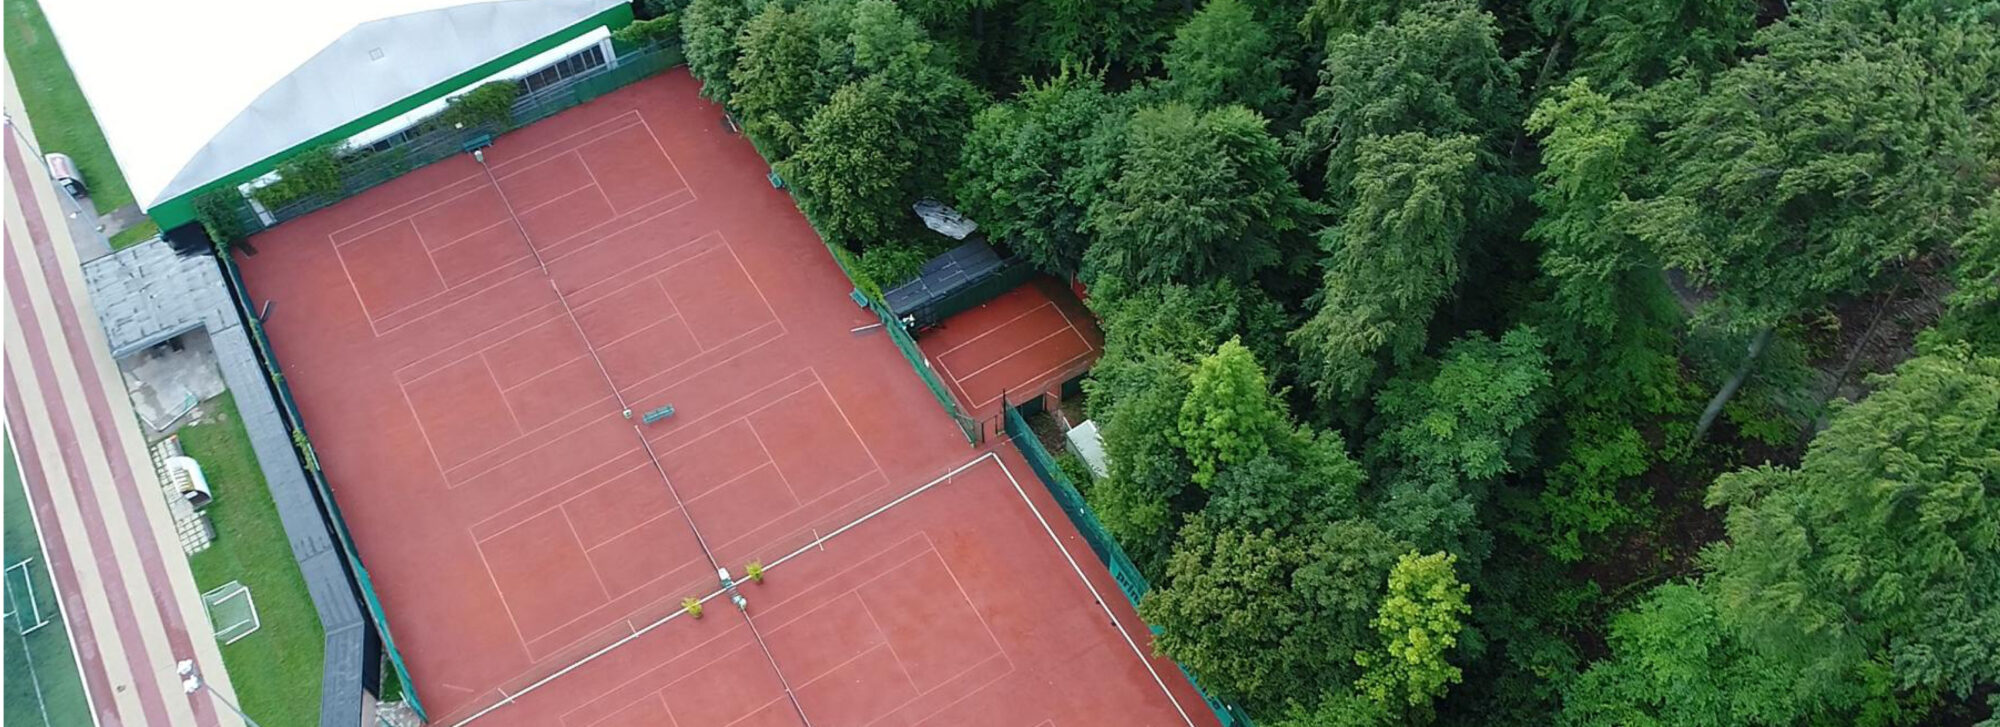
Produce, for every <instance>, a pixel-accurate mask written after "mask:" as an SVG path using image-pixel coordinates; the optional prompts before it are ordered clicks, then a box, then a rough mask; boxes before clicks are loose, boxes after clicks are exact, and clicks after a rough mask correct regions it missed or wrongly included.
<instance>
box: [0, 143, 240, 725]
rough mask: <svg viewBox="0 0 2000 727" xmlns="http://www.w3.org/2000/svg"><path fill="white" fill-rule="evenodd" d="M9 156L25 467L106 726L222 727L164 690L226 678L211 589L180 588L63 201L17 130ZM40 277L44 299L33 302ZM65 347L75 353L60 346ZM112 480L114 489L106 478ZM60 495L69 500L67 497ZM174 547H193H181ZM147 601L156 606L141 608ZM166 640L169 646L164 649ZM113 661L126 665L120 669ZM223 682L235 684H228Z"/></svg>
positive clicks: (11, 269) (13, 366)
mask: <svg viewBox="0 0 2000 727" xmlns="http://www.w3.org/2000/svg"><path fill="white" fill-rule="evenodd" d="M10 123H11V122H10ZM5 156H6V166H7V180H8V182H9V186H10V194H11V195H12V197H13V199H14V200H16V201H18V202H19V207H18V210H19V214H20V215H21V219H20V220H19V222H20V223H21V226H22V227H23V228H24V230H25V232H26V239H19V238H16V237H15V235H14V234H13V231H12V229H11V228H10V230H9V232H8V234H7V240H6V243H5V244H4V247H5V261H4V266H5V270H6V285H5V287H6V289H7V299H8V305H9V313H10V314H11V315H10V316H8V318H9V321H10V323H11V324H13V325H15V326H19V329H20V330H19V331H18V339H14V338H13V337H11V336H10V345H9V346H8V348H9V354H10V355H9V356H8V357H7V361H6V386H5V388H6V389H7V397H6V399H7V400H6V411H7V419H8V422H9V424H8V429H9V433H10V435H11V436H12V438H13V439H14V441H15V444H16V447H17V449H18V451H19V453H20V455H21V458H22V460H21V466H22V474H23V480H24V485H25V486H26V488H27V490H28V494H29V501H30V502H31V503H33V506H34V507H35V508H36V510H37V517H38V518H39V520H40V523H41V525H42V527H43V529H44V533H45V536H46V537H47V538H48V542H47V543H46V545H47V546H48V547H47V549H46V550H47V553H48V555H49V561H50V563H49V566H50V572H51V575H52V577H53V579H54V583H55V584H56V588H57V596H58V599H59V601H60V603H61V605H62V608H63V610H64V613H65V614H66V615H67V620H68V623H69V627H70V628H71V629H72V633H73V634H74V637H75V642H76V646H77V653H78V658H79V661H80V666H81V669H82V673H83V677H84V682H85V685H86V687H87V689H88V692H89V694H90V697H91V699H92V705H93V709H94V710H95V711H96V717H97V719H98V720H99V721H101V722H104V723H106V724H119V723H121V721H122V720H125V719H132V718H137V719H140V720H143V721H144V722H145V723H148V724H162V725H167V724H176V723H179V724H201V725H214V724H221V723H222V719H221V717H220V716H219V715H218V713H217V710H216V708H215V706H214V705H213V704H211V703H210V700H208V699H206V698H192V697H189V696H187V695H184V694H178V693H173V692H170V691H169V690H168V687H166V686H164V684H170V683H173V682H174V681H175V680H174V678H173V677H172V676H171V674H172V669H173V664H174V662H175V661H176V660H178V659H184V658H197V659H200V660H201V661H202V662H204V664H205V665H206V666H208V667H209V671H210V672H211V673H213V672H219V671H220V669H219V668H218V666H217V665H216V664H214V663H212V662H215V661H217V659H215V658H203V657H205V656H209V655H211V654H213V652H212V650H207V649H206V648H205V649H204V652H197V651H196V649H195V646H194V644H195V642H194V638H196V637H199V638H203V639H207V638H210V637H211V636H212V634H210V633H209V632H208V630H207V629H206V628H201V629H199V631H200V633H199V634H198V635H195V636H191V635H190V629H189V626H188V624H187V622H186V621H185V620H184V618H183V616H184V615H183V611H182V605H183V604H182V602H181V600H180V599H189V600H191V599H193V598H195V597H197V596H198V591H192V590H188V591H182V590H177V589H178V588H186V589H193V587H194V584H193V581H192V578H191V577H188V576H183V578H182V579H180V580H177V579H176V578H175V577H174V574H173V572H172V571H171V570H170V569H171V568H175V567H179V568H183V569H184V568H185V565H184V564H180V563H173V564H169V563H168V562H167V561H166V560H165V559H164V556H163V553H165V552H167V551H165V550H163V549H162V545H163V544H162V542H161V540H160V539H159V537H158V534H157V533H156V532H155V530H154V528H153V527H152V525H151V523H150V521H149V517H150V515H149V513H148V512H147V510H146V503H145V502H144V501H143V500H141V499H140V498H142V497H149V496H151V495H150V494H148V493H152V492H157V486H156V484H155V483H151V482H150V478H148V481H147V482H146V483H145V484H141V480H140V478H139V477H138V476H136V474H135V472H134V468H133V460H132V451H133V450H132V448H133V447H138V446H142V445H141V443H140V442H138V441H136V440H134V439H130V438H133V437H136V436H137V434H136V432H129V431H127V427H126V426H121V424H122V425H129V422H130V419H129V414H124V415H121V413H120V412H119V409H118V407H117V406H116V405H115V404H114V402H113V400H112V399H111V398H110V397H111V393H110V392H112V391H117V392H119V393H122V392H123V389H122V382H121V385H120V387H119V388H117V389H111V388H108V387H107V380H106V379H105V378H104V377H103V374H102V369H103V368H104V367H106V366H108V365H109V364H108V363H106V361H107V360H108V357H109V354H108V352H107V351H104V350H102V349H101V348H99V347H98V346H101V345H103V344H102V343H101V341H102V334H101V333H95V332H94V331H93V330H92V328H93V327H94V326H95V325H96V321H95V319H94V317H90V318H87V317H86V315H87V314H86V313H85V312H84V311H81V310H79V308H83V307H84V306H80V305H79V301H87V300H88V299H87V298H85V297H83V296H81V295H79V292H80V291H77V290H73V289H72V287H71V286H72V285H73V284H77V283H80V282H81V275H80V274H79V273H77V271H76V270H75V269H73V268H71V267H66V266H74V265H76V264H77V263H76V262H75V261H74V260H73V259H70V260H66V259H64V258H63V257H62V254H61V253H60V252H59V251H58V250H57V248H56V246H57V245H58V244H64V245H67V244H69V241H68V238H67V236H66V235H63V236H61V237H60V239H59V238H58V236H57V234H56V230H55V229H52V228H51V226H50V225H49V220H48V219H47V218H46V216H45V213H44V207H43V204H42V202H43V200H41V199H38V198H37V194H40V195H43V196H46V195H49V194H53V192H52V191H51V189H50V188H49V182H48V180H47V178H46V176H45V175H44V174H43V172H42V170H41V169H39V168H38V167H37V168H32V169H31V168H30V166H29V163H28V162H27V161H26V157H25V156H24V149H23V148H22V145H21V143H20V141H19V138H18V136H17V134H15V133H14V132H13V130H9V131H8V132H7V133H6V140H5ZM27 252H32V257H27V256H26V253H27ZM30 275H32V276H34V282H35V287H36V288H41V289H43V290H44V293H45V294H44V296H42V297H36V296H34V295H33V291H32V290H31V288H30V284H29V283H30V279H29V277H28V276H30ZM85 310H87V308H86V309H85ZM92 339H95V341H93V340H92ZM14 340H18V341H19V347H18V348H16V347H15V346H14V345H11V344H12V343H13V342H14ZM51 341H60V342H61V345H60V346H56V345H50V342H51ZM94 343H95V345H93V344H94ZM65 377H73V385H74V388H70V387H69V386H67V385H65V384H66V382H65V381H64V379H65ZM24 387H26V388H32V390H33V394H32V396H34V397H36V398H37V399H38V400H39V401H40V402H41V403H42V405H43V406H42V407H40V410H38V411H34V412H30V411H29V410H28V408H27V405H26V402H25V401H24V398H23V397H24V396H29V394H26V393H24V392H23V388H24ZM79 415H81V416H79ZM78 418H85V419H88V420H89V424H88V427H89V428H88V430H87V434H88V436H85V435H86V431H80V430H79V424H80V422H78V421H77V419H78ZM56 465H60V469H61V471H63V472H65V473H66V474H67V477H66V479H67V482H57V481H54V478H53V477H51V476H49V475H48V473H50V472H53V471H55V470H53V469H45V467H54V466H56ZM99 473H101V474H102V476H103V478H104V479H102V480H98V479H96V477H98V476H99ZM58 487H60V488H64V489H65V490H66V492H64V493H62V495H61V496H60V497H58V495H57V493H56V491H55V489H56V488H58ZM100 490H110V491H112V494H110V495H108V497H110V498H111V499H113V500H115V501H116V502H117V503H118V506H117V507H116V509H115V510H113V509H111V508H110V507H109V506H108V505H107V504H106V502H105V498H106V497H107V495H106V494H105V493H103V492H101V491H100ZM59 503H69V504H70V505H71V506H73V507H74V508H75V509H76V512H77V514H78V518H77V519H81V521H82V522H83V528H82V529H83V532H82V533H81V534H80V535H81V539H80V540H79V541H72V540H71V539H70V538H71V537H72V535H73V534H71V533H66V532H64V528H63V522H64V520H65V518H63V517H62V516H61V514H60V513H59V512H58V511H57V508H58V507H60V505H59ZM113 528H118V530H119V532H114V530H113ZM120 538H129V539H130V541H131V547H130V548H129V549H123V548H120V547H118V541H119V539H120ZM72 544H74V545H75V546H76V547H79V548H81V547H83V546H85V545H87V546H88V548H89V552H91V553H92V554H93V559H91V560H90V561H88V562H81V561H79V560H76V559H73V558H72V557H71V556H70V554H71V553H72V552H74V551H72V550H71V549H70V546H72ZM170 547H173V552H176V553H177V552H178V550H179V549H178V547H177V545H176V546H170ZM79 569H86V570H88V571H89V572H90V573H92V574H93V575H94V577H93V578H91V579H89V582H91V583H95V584H97V585H99V586H100V588H99V589H97V590H92V589H91V588H90V587H89V586H88V585H87V584H86V582H85V580H84V579H82V578H80V574H79V572H78V571H79ZM183 572H184V571H183ZM134 593H144V594H147V595H148V596H149V598H147V599H146V600H145V601H138V600H136V599H134V598H133V597H132V594H134ZM97 599H102V602H103V603H106V604H108V606H109V610H110V617H109V618H107V619H104V620H103V621H95V620H93V619H91V617H90V614H91V612H92V609H91V608H90V606H89V605H88V604H89V601H92V600H97ZM106 622H108V623H106ZM107 627H108V628H107ZM161 642H164V644H163V645H164V647H165V648H164V649H160V648H159V646H160V645H161ZM204 646H205V647H206V644H205V645H204ZM107 652H115V653H116V654H117V657H116V658H115V659H107ZM215 656H219V655H215ZM113 672H115V673H113ZM222 678H223V679H225V681H223V682H222V683H223V684H225V685H226V684H227V682H226V677H222ZM114 683H115V684H116V685H117V688H116V689H114V688H113V685H114ZM126 689H130V690H132V691H134V692H136V694H137V703H138V704H137V709H136V714H133V713H129V712H124V711H122V710H124V709H126V708H127V705H126V704H124V701H125V700H126V699H127V698H126V697H123V696H115V695H114V693H116V692H123V691H124V690H126ZM190 718H191V721H190ZM233 721H234V720H233V719H232V720H231V722H233Z"/></svg>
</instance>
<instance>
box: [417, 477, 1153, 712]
mask: <svg viewBox="0 0 2000 727" xmlns="http://www.w3.org/2000/svg"><path fill="white" fill-rule="evenodd" d="M988 459H991V460H993V461H994V462H996V463H997V462H999V460H1000V457H999V455H996V454H994V453H992V452H987V453H985V454H981V455H979V456H978V457H974V458H972V460H971V461H969V462H966V463H965V464H962V465H959V466H957V467H955V468H952V470H951V471H949V472H946V473H944V474H943V475H939V476H938V478H937V479H934V480H931V481H930V482H926V483H924V485H923V486H921V487H918V488H917V489H914V490H911V491H909V492H907V493H904V494H903V495H902V496H900V497H897V498H896V499H894V500H890V501H889V502H888V504H885V505H882V506H881V507H878V508H875V509H874V510H872V511H870V512H869V513H868V514H866V515H862V516H861V517H860V518H857V519H855V520H854V521H853V522H850V523H848V524H846V525H842V526H840V527H839V528H837V529H835V530H833V531H832V532H829V533H827V534H825V535H822V536H819V537H818V538H814V539H813V541H812V542H810V543H807V544H805V545H804V546H801V547H800V548H799V549H798V550H794V551H792V552H791V553H788V554H786V555H785V556H784V557H782V558H779V559H777V560H774V561H771V563H770V564H769V565H766V566H764V570H765V571H766V572H769V571H770V570H771V569H772V568H776V567H778V566H779V565H783V564H784V563H785V562H786V561H789V560H791V559H793V558H796V557H798V556H800V555H802V554H804V553H805V552H806V551H809V550H812V549H814V548H817V547H819V546H820V544H822V543H825V542H826V541H828V540H831V539H833V538H834V537H835V536H838V535H840V534H841V533H844V532H847V531H849V530H852V529H854V528H855V527H856V526H858V525H860V524H862V523H864V522H867V521H869V520H871V519H873V518H874V517H875V516H877V515H881V514H882V513H884V512H887V511H888V510H889V508H892V507H895V506H897V505H900V504H902V503H903V502H904V501H907V500H909V499H910V498H912V497H916V496H917V495H920V494H923V493H924V492H926V491H928V490H930V489H931V488H932V487H936V486H937V485H939V484H940V483H944V482H948V481H950V480H951V478H953V477H957V476H958V475H959V474H961V473H963V472H965V471H966V470H969V469H972V468H973V467H974V466H976V465H978V464H979V463H980V462H984V461H986V460H988ZM1001 468H1002V469H1003V470H1004V469H1005V468H1006V465H1004V464H1002V465H1001ZM1010 479H1011V477H1010ZM1015 487H1016V488H1017V489H1018V488H1019V485H1016V486H1015ZM1036 514H1037V515H1038V516H1039V515H1040V513H1039V512H1037V513H1036ZM1046 524H1047V523H1044V525H1046ZM1058 544H1060V543H1058ZM1063 553H1064V555H1067V554H1068V553H1069V551H1067V550H1065V551H1063ZM1070 564H1071V565H1075V561H1074V560H1072V561H1070ZM1079 572H1080V571H1079ZM496 585H497V584H496ZM1093 592H1095V589H1093ZM722 593H723V591H722V589H720V588H717V589H715V590H714V591H712V592H710V593H709V594H708V595H706V596H703V597H701V598H700V599H699V600H700V601H701V602H702V603H704V604H706V603H708V602H709V601H710V600H713V599H714V598H716V597H717V596H721V595H722ZM1099 600H1100V602H1101V601H1102V599H1099ZM685 613H687V611H685V610H676V611H673V612H671V613H668V614H667V615H665V616H662V617H660V618H658V619H655V620H654V621H653V622H651V623H648V624H646V625H645V626H643V627H641V628H639V629H637V630H635V631H633V632H632V633H631V634H630V635H628V636H625V637H622V638H620V639H618V640H617V641H613V642H611V643H609V644H606V645H605V646H604V647H603V648H600V649H598V650H597V651H594V652H591V653H590V654H589V655H587V656H584V657H583V658H581V659H578V660H576V661H575V662H572V663H571V664H570V665H568V666H565V667H563V668H561V669H557V670H556V671H555V672H554V673H552V674H549V675H548V676H545V677H542V678H541V679H538V680H536V681H535V682H534V683H532V684H529V685H528V686H526V687H523V688H521V689H517V690H515V691H514V692H513V693H511V694H506V697H505V698H503V699H501V700H500V701H498V702H494V703H493V704H491V705H488V706H486V707H485V708H483V709H481V710H479V711H477V712H474V713H472V715H471V716H468V717H466V718H465V719H462V720H459V721H457V722H454V723H453V724H452V727H463V726H464V725H467V724H471V723H472V722H473V721H474V720H477V719H479V718H481V717H485V716H486V715H488V714H492V713H493V712H494V711H495V710H498V709H500V708H501V707H505V706H507V705H509V704H512V703H514V701H515V700H517V699H520V698H521V697H523V696H526V695H528V694H531V693H533V692H535V691H536V690H539V689H541V688H542V687H544V686H547V685H548V684H549V683H550V682H553V681H555V680H557V679H560V678H562V677H563V676H564V675H566V674H569V673H570V672H573V671H576V670H577V669H581V668H583V667H584V666H585V665H587V664H590V663H591V662H594V661H596V660H598V659H600V658H603V657H604V655H605V654H609V653H611V652H612V651H615V650H617V649H618V648H619V647H622V646H624V645H626V644H629V643H631V642H633V641H636V640H638V639H639V637H641V636H645V635H646V634H648V633H651V632H652V631H653V630H654V629H657V628H659V627H661V626H664V625H666V624H667V623H669V622H671V621H673V620H674V619H676V618H679V617H680V616H681V615H682V614H685ZM1121 632H1122V629H1121ZM1126 640H1127V641H1128V642H1129V641H1130V640H1131V639H1130V638H1129V637H1128V638H1127V639H1126ZM1147 668H1151V665H1150V664H1148V665H1147ZM1158 677H1159V675H1157V674H1155V675H1154V678H1155V679H1157V678H1158ZM1161 688H1162V689H1164V688H1165V685H1164V684H1162V685H1161ZM503 693H504V692H503ZM1168 696H1169V697H1171V696H1172V695H1171V694H1169V695H1168ZM1179 706H1180V705H1179V703H1178V702H1176V703H1175V707H1179ZM1183 714H1185V713H1183ZM1189 724H1190V725H1192V724H1193V722H1189Z"/></svg>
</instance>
